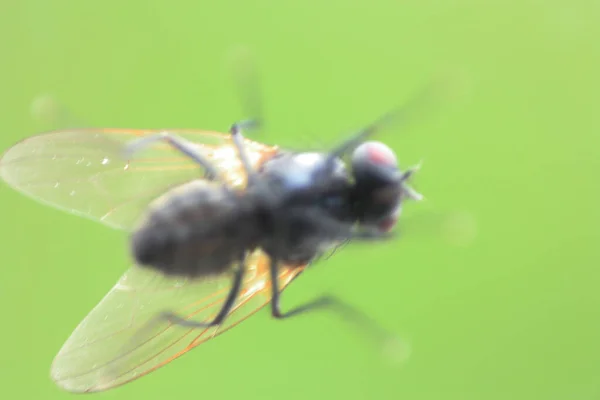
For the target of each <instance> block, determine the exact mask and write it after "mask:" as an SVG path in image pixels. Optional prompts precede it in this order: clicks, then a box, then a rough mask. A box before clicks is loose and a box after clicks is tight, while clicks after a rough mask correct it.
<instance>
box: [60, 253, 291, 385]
mask: <svg viewBox="0 0 600 400" xmlns="http://www.w3.org/2000/svg"><path fill="white" fill-rule="evenodd" d="M268 262H269V259H268V257H267V256H266V255H264V254H263V253H262V252H260V251H257V252H255V253H254V254H253V255H252V256H251V257H250V258H249V260H247V271H248V272H247V274H246V277H245V281H244V285H243V290H242V293H241V295H240V297H239V298H238V300H237V302H236V304H235V306H234V309H233V311H232V312H231V314H230V315H229V317H228V318H227V319H226V320H225V322H224V323H223V325H221V326H219V327H211V328H207V329H192V328H185V327H181V326H178V325H172V324H170V323H169V322H166V321H159V320H157V319H155V317H156V315H157V314H158V313H160V312H163V311H169V310H172V311H174V312H176V313H177V314H178V315H180V316H182V317H185V318H186V319H192V320H194V321H207V320H210V319H211V318H213V317H214V316H215V315H216V313H217V312H218V311H219V309H220V307H221V305H222V303H223V301H224V298H225V296H226V294H227V290H228V289H229V286H230V280H229V277H227V276H223V277H221V278H218V279H215V280H212V281H206V280H200V281H190V280H181V279H179V280H178V279H173V278H166V277H164V276H162V275H159V274H156V273H154V272H152V271H149V270H146V269H142V268H140V267H136V266H134V267H132V268H131V269H129V271H127V272H126V273H125V274H124V275H123V276H122V277H121V279H120V280H119V281H118V282H117V284H116V285H115V286H114V287H113V288H112V290H111V291H110V292H109V293H108V294H107V295H106V296H105V297H104V299H103V300H102V301H101V302H100V303H99V304H98V305H97V306H96V307H95V308H94V309H93V310H92V311H91V312H90V313H89V314H88V316H87V317H86V318H85V319H84V320H83V321H82V322H81V323H80V324H79V326H78V327H77V328H76V329H75V331H74V332H73V333H72V335H71V337H70V338H69V339H68V340H67V342H66V343H65V344H64V346H63V347H62V349H61V350H60V352H59V353H58V355H57V356H56V358H55V360H54V363H53V365H52V370H51V375H52V378H53V379H54V381H55V382H56V383H57V384H58V385H59V386H61V387H62V388H64V389H66V390H68V391H71V392H96V391H102V390H107V389H110V388H113V387H115V386H119V385H122V384H124V383H127V382H130V381H132V380H134V379H137V378H139V377H141V376H143V375H145V374H147V373H149V372H151V371H154V370H156V369H157V368H160V367H161V366H163V365H165V364H167V363H169V362H171V361H172V360H174V359H175V358H177V357H179V356H181V355H182V354H184V353H186V352H187V351H189V350H191V349H192V348H194V347H196V346H197V345H199V344H200V343H202V342H204V341H206V340H209V339H211V338H213V337H215V336H216V335H218V334H220V333H222V332H224V331H225V330H227V329H229V328H231V327H233V326H235V325H236V324H238V323H239V322H241V321H242V320H244V319H245V318H247V317H249V316H250V315H252V314H253V313H255V312H256V311H258V310H259V309H260V308H261V307H263V306H264V305H265V304H267V303H268V302H269V300H270V298H271V287H270V284H269V281H268V276H269V273H268ZM301 271H302V269H286V268H282V270H281V273H280V275H279V280H280V287H281V290H283V289H284V288H285V287H286V286H287V285H288V284H289V283H290V282H291V281H292V279H294V278H295V277H296V276H297V275H298V274H299V273H300V272H301ZM151 321H153V322H154V324H152V323H150V322H151Z"/></svg>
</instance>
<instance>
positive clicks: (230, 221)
mask: <svg viewBox="0 0 600 400" xmlns="http://www.w3.org/2000/svg"><path fill="white" fill-rule="evenodd" d="M241 197H242V196H240V195H239V194H236V193H234V192H232V191H230V190H228V189H227V188H225V187H224V186H221V185H217V184H211V183H208V182H206V181H194V182H190V183H188V184H186V185H183V186H181V187H179V188H177V189H175V190H173V191H171V192H168V193H166V194H165V195H163V196H162V197H161V198H159V199H157V200H156V201H155V202H154V203H153V204H152V205H151V207H150V209H149V211H148V213H147V215H146V217H145V219H144V220H143V221H142V222H141V224H140V225H139V227H138V229H137V230H136V231H134V233H133V234H132V237H131V251H132V255H133V257H134V259H135V261H136V262H137V263H138V264H139V265H142V266H146V267H150V268H154V269H157V270H159V271H160V272H162V273H164V274H166V275H178V276H186V277H203V276H209V275H218V274H221V273H223V272H225V271H226V270H227V269H228V268H229V267H230V266H231V265H232V263H234V262H235V261H238V260H239V259H240V258H241V256H242V254H244V251H245V250H247V249H248V248H249V247H251V246H252V243H253V242H255V241H256V239H255V228H254V224H252V223H251V222H250V221H248V220H251V219H252V213H251V210H250V207H249V205H248V204H247V203H246V202H244V201H243V199H242V198H241Z"/></svg>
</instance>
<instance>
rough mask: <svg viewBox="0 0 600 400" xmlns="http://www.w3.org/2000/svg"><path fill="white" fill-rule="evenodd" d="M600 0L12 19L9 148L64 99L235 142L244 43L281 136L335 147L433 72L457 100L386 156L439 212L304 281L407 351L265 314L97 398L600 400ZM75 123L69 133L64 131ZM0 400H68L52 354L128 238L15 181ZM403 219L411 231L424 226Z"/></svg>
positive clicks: (78, 5)
mask: <svg viewBox="0 0 600 400" xmlns="http://www.w3.org/2000/svg"><path fill="white" fill-rule="evenodd" d="M599 21H600V3H599V2H597V1H567V0H562V1H559V0H548V1H542V0H496V1H492V0H490V1H483V0H482V1H469V0H456V1H453V0H444V1H442V0H437V1H436V0H419V1H401V0H394V1H391V0H373V1H366V0H345V1H342V0H330V1H316V0H304V1H295V0H294V1H286V0H282V1H275V0H263V1H230V0H223V1H210V2H208V1H179V2H178V1H165V0H147V1H140V0H129V1H114V0H106V1H102V2H92V1H75V0H54V1H48V0H18V1H7V0H5V1H3V2H2V5H1V6H0V52H1V53H0V54H1V57H2V61H1V62H0V132H1V134H0V145H1V147H2V148H7V147H8V146H10V145H12V144H13V143H14V142H16V141H17V140H19V139H21V138H24V137H26V136H29V135H31V134H34V133H36V132H38V131H40V130H42V129H44V128H45V126H44V124H40V123H39V121H37V122H36V120H35V119H33V118H32V116H31V113H30V109H31V107H32V102H33V101H34V99H36V98H38V96H40V95H50V96H53V98H55V99H57V101H59V102H60V103H61V104H64V105H65V106H66V107H67V108H69V110H70V111H71V112H72V113H73V114H74V115H76V116H77V117H78V118H80V119H81V120H83V121H85V123H86V124H88V125H93V126H113V127H128V128H161V127H188V128H204V129H215V130H222V131H223V130H226V129H227V127H228V126H229V125H230V124H231V123H232V122H233V121H234V120H236V119H238V118H240V117H244V116H245V115H243V113H242V110H241V109H240V107H239V102H238V98H237V97H236V94H235V90H234V86H233V85H232V80H231V77H230V75H229V73H228V72H227V68H225V67H226V64H227V62H226V60H227V56H228V54H229V52H230V51H231V50H232V49H233V48H235V47H236V46H239V45H247V46H249V47H250V48H251V49H252V50H253V51H254V52H255V56H256V58H257V60H258V62H259V65H260V70H261V72H262V76H263V82H262V85H263V88H264V96H265V110H266V111H265V112H266V117H267V119H268V123H269V125H268V130H267V131H265V132H264V133H261V134H260V136H257V137H256V138H257V139H258V140H261V141H265V142H268V143H277V144H283V145H291V146H299V145H300V146H302V145H306V144H310V145H320V144H331V143H334V141H335V140H337V139H339V138H340V137H341V135H342V134H343V133H344V132H348V131H349V130H351V129H354V128H357V127H360V126H362V125H363V124H365V123H367V122H369V121H371V120H372V119H373V118H375V117H376V116H378V115H379V114H380V113H381V112H383V111H385V110H387V109H389V107H390V106H393V105H395V104H398V103H399V102H402V101H403V100H406V99H407V98H409V96H410V93H412V92H413V91H414V90H415V89H416V88H418V87H419V86H420V85H421V84H423V83H425V82H427V81H428V80H429V78H430V77H431V76H436V75H438V74H439V73H442V74H447V73H449V74H450V75H452V76H454V77H455V78H457V79H455V82H458V84H457V85H456V86H455V89H456V94H458V95H457V96H454V97H453V100H452V101H450V102H447V103H446V104H445V105H444V106H443V107H441V110H440V111H439V112H436V113H435V114H432V116H431V118H429V117H427V118H425V119H424V120H422V121H420V122H419V123H417V124H415V125H413V126H411V128H410V129H406V130H404V131H390V132H386V133H385V135H382V136H381V137H380V139H381V140H384V141H386V142H387V143H389V144H390V145H391V146H392V147H393V148H394V149H395V150H396V152H397V153H398V156H399V159H400V162H401V163H402V165H404V166H406V165H409V164H413V163H416V162H418V161H419V160H420V159H423V160H424V166H423V169H422V171H421V172H420V173H419V174H418V175H417V177H416V179H415V185H416V187H417V188H418V189H419V190H420V191H422V192H423V193H424V194H425V196H426V197H427V199H428V201H427V202H423V203H412V204H407V206H406V217H407V218H406V225H405V226H404V229H403V237H402V239H400V240H398V241H395V242H390V243H385V244H378V245H374V244H373V245H356V246H352V247H349V248H346V249H345V250H344V251H342V252H340V253H338V254H337V255H336V256H334V257H333V258H331V259H330V260H329V261H327V262H321V263H319V264H318V265H316V266H315V269H313V270H312V271H310V273H306V274H305V275H303V277H302V278H301V279H299V280H298V281H296V282H295V283H294V285H292V286H291V287H290V288H289V290H287V291H286V293H285V296H284V300H283V301H284V304H285V305H286V306H288V307H289V306H291V305H294V304H297V303H299V302H301V301H303V300H305V299H308V298H311V297H312V296H315V295H318V294H320V293H322V292H325V291H332V292H333V293H335V294H337V295H339V296H341V297H344V298H346V299H348V300H349V301H351V302H352V303H353V304H355V305H357V306H358V307H360V308H362V309H363V310H365V311H367V312H369V313H371V314H372V315H373V316H374V317H375V318H376V319H377V320H379V321H380V322H381V323H382V324H384V325H385V326H386V327H388V328H390V329H392V330H394V331H395V332H397V333H398V334H400V335H402V337H403V338H405V339H406V340H407V343H410V349H411V352H410V357H409V358H408V360H407V362H405V363H403V364H401V365H396V364H391V363H389V362H388V361H389V360H388V359H387V358H386V357H381V353H380V352H376V351H374V350H373V348H372V347H370V346H368V343H367V342H366V341H365V340H363V338H362V337H360V335H357V334H356V332H354V331H353V330H352V329H351V328H350V327H349V326H348V325H346V324H344V323H343V322H340V321H339V320H338V319H336V318H333V317H331V315H329V314H326V313H317V314H314V315H310V316H305V317H299V318H297V319H292V320H289V321H286V322H284V323H283V322H277V321H273V320H272V319H271V318H270V317H269V313H268V312H267V311H262V312H260V313H259V314H257V315H256V316H254V317H253V318H251V319H249V320H248V321H246V322H244V323H243V324H242V325H241V326H239V327H237V328H236V329H234V330H232V331H230V332H228V333H227V334H225V335H223V336H221V337H219V338H218V339H216V340H214V341H211V342H208V343H206V344H205V345H202V346H201V347H200V348H197V349H195V350H194V351H192V352H191V353H190V354H189V355H186V356H184V357H182V358H180V359H178V360H177V361H175V362H174V363H172V364H170V365H169V366H167V367H165V368H162V369H160V370H159V371H157V372H154V373H153V374H151V375H150V376H148V377H145V378H143V379H141V380H138V381H136V382H135V383H132V384H129V385H127V386H124V387H122V388H119V389H117V390H114V391H110V392H107V393H103V394H98V395H93V396H96V397H97V398H105V399H145V400H151V399H166V398H169V397H171V396H172V397H173V398H194V399H202V398H211V399H230V398H244V399H279V398H284V399H290V400H291V399H312V398H316V399H338V398H339V399H346V400H353V399H411V400H417V399H469V400H470V399H482V400H483V399H485V400H492V399H527V400H533V399H544V400H550V399H565V400H567V399H569V400H571V399H572V400H584V399H599V398H600V381H599V380H598V379H599V376H600V342H599V339H598V338H599V336H600V335H599V334H600V323H599V319H600V315H599V313H598V308H599V305H600V291H599V290H598V286H599V283H600V272H598V267H599V266H600V265H599V261H600V251H599V249H598V247H599V245H598V242H599V239H600V234H599V233H598V222H600V219H599V216H600V215H599V211H598V207H597V203H598V199H599V198H600V196H599V182H598V173H597V172H598V170H599V166H600V161H599V160H600V158H599V157H598V156H599V155H600V150H599V149H598V145H599V144H600V140H599V139H598V135H599V132H600V112H599V109H598V107H599V104H600V96H599V95H598V93H599V91H600V79H599V78H598V71H600V22H599ZM57 123H59V124H60V123H61V121H57ZM0 199H1V200H0V201H1V203H0V204H1V205H2V219H1V221H2V224H1V226H0V238H1V239H2V258H1V260H2V263H1V267H0V270H1V272H0V315H1V316H2V322H1V324H2V329H1V330H0V339H1V340H0V344H1V350H0V354H1V357H2V358H1V360H2V361H1V362H0V397H1V398H3V399H21V398H23V399H27V398H31V399H63V398H67V397H68V396H71V395H69V394H68V393H65V392H62V391H61V390H60V389H59V388H57V387H56V386H55V385H54V384H53V382H52V381H51V380H50V378H49V368H50V364H51V361H52V358H53V357H54V355H55V354H56V352H57V351H58V350H59V349H60V347H61V345H62V343H63V342H64V340H66V339H67V337H68V335H69V334H70V333H71V331H72V329H73V328H74V327H75V325H76V324H77V323H78V322H79V321H80V320H81V319H82V318H83V317H84V316H85V314H86V313H87V312H88V311H89V310H90V309H91V308H92V306H93V305H95V304H96V302H97V301H99V300H100V298H101V297H102V296H103V295H104V293H105V292H106V291H107V290H108V289H109V288H110V287H111V286H112V285H113V284H114V282H115V281H116V280H117V279H118V277H119V276H120V274H121V273H122V272H123V271H124V270H125V268H126V267H127V253H126V246H125V243H126V238H127V237H126V235H125V234H124V233H122V232H117V231H112V230H110V229H107V228H105V227H103V226H101V225H100V224H95V223H93V222H90V221H88V220H85V219H82V218H76V217H73V216H69V215H68V214H65V213H62V212H60V211H55V210H52V209H50V208H47V207H43V206H41V205H39V204H37V203H35V202H34V201H31V200H30V199H28V198H26V197H23V196H22V195H20V194H18V193H16V192H14V191H13V190H11V189H9V188H8V187H6V186H3V187H2V188H1V189H0ZM411 214H412V215H411Z"/></svg>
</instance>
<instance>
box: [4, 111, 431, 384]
mask: <svg viewBox="0 0 600 400" xmlns="http://www.w3.org/2000/svg"><path fill="white" fill-rule="evenodd" d="M407 110H408V108H407V106H405V107H402V108H400V109H399V110H396V111H394V112H392V113H388V114H386V115H385V116H384V117H383V118H381V119H380V120H378V121H376V122H375V123H373V124H371V125H369V126H367V127H366V128H364V129H362V130H360V131H359V132H357V133H355V134H353V135H351V136H350V137H349V138H348V139H347V140H344V141H343V142H342V143H341V144H339V145H338V146H336V147H334V148H333V149H331V150H330V151H320V152H308V151H306V152H298V151H287V150H283V149H280V148H279V147H277V146H269V145H266V144H262V143H259V142H256V141H253V140H249V139H247V138H244V137H243V131H244V130H246V129H248V128H254V127H256V125H257V124H258V123H257V122H254V121H247V122H241V123H236V124H234V125H233V126H232V128H231V129H230V131H229V133H227V134H223V133H218V132H209V131H200V130H181V129H173V130H164V131H158V130H131V129H93V128H87V129H69V130H62V131H53V132H49V133H44V134H40V135H37V136H33V137H30V138H27V139H25V140H23V141H21V142H19V143H17V144H15V145H14V146H13V147H11V148H10V149H9V150H8V151H6V153H5V154H4V155H3V157H2V159H1V160H0V174H1V176H2V178H3V179H4V180H5V181H6V182H7V183H8V184H9V185H10V186H12V187H13V188H15V189H16V190H18V191H20V192H22V193H24V194H26V195H28V196H30V197H33V198H34V199H37V200H38V201H40V202H43V203H46V204H48V205H51V206H53V207H56V208H59V209H63V210H65V211H67V212H70V213H72V214H77V215H80V216H84V217H87V218H90V219H93V220H95V221H98V222H101V223H102V224H104V225H107V226H109V227H112V228H115V229H120V230H124V231H127V232H129V234H130V250H131V258H132V260H133V262H132V265H133V266H131V267H130V268H129V270H127V271H126V272H125V274H124V275H123V276H122V277H121V278H120V279H119V281H118V282H117V283H116V285H115V286H114V287H113V288H112V289H111V290H110V291H109V292H108V294H107V295H106V296H105V297H104V298H103V299H102V300H101V301H100V303H99V304H98V305H97V306H96V307H95V308H94V309H92V311H91V312H90V313H89V314H88V315H87V316H86V317H85V319H84V320H83V321H82V322H81V323H80V324H79V325H78V326H77V328H76V329H75V330H74V332H73V333H72V334H71V336H70V337H69V338H68V340H67V341H66V343H65V344H64V345H63V347H62V348H61V350H60V351H59V353H58V354H57V356H56V358H55V359H54V362H53V364H52V367H51V376H52V379H53V380H54V381H55V382H56V383H57V384H58V385H59V386H60V387H62V388H64V389H65V390H68V391H71V392H97V391H103V390H107V389H110V388H113V387H116V386H119V385H122V384H125V383H127V382H130V381H132V380H134V379H137V378H139V377H141V376H143V375H145V374H147V373H149V372H151V371H154V370H156V369H158V368H160V367H161V366H163V365H165V364H167V363H169V362H171V361H172V360H174V359H175V358H177V357H179V356H180V355H182V354H184V353H186V352H188V351H189V350H191V349H192V348H194V347H196V346H198V345H199V344H200V343H203V342H205V341H206V340H209V339H211V338H213V337H215V336H217V335H219V334H220V333H222V332H224V331H226V330H227V329H229V328H231V327H233V326H235V325H237V324H238V323H239V322H241V321H242V320H244V319H246V318H247V317H249V316H250V315H252V314H253V313H255V312H256V311H258V310H259V309H260V308H262V307H263V306H265V305H266V304H268V303H270V304H271V314H272V316H273V317H275V318H279V319H281V318H286V317H289V316H291V315H297V314H299V313H301V312H305V311H308V310H311V309H315V308H319V307H321V308H323V307H333V308H335V307H337V308H338V309H342V310H346V311H348V310H350V308H349V307H347V306H344V303H343V302H341V301H340V300H337V299H336V298H334V297H329V296H328V297H323V298H320V299H317V300H315V301H313V302H310V303H307V304H305V305H302V306H300V307H297V308H294V309H291V310H288V311H284V310H283V309H282V308H280V302H279V300H280V293H281V291H283V290H284V289H285V288H286V287H287V286H288V285H289V284H290V282H291V281H292V280H294V279H295V278H296V277H298V276H299V275H300V274H301V273H302V272H303V271H304V270H305V268H306V266H307V265H309V264H310V263H311V262H313V261H314V260H315V259H316V258H318V257H319V256H320V255H322V254H323V253H324V252H325V251H327V250H330V249H332V248H335V247H336V246H337V245H339V244H340V243H343V242H346V241H348V240H361V239H373V238H381V237H384V236H385V235H386V233H387V232H389V231H390V230H391V228H392V227H393V226H394V225H395V223H396V221H397V220H398V217H399V215H400V211H401V205H402V202H403V200H404V199H407V198H409V199H415V200H418V199H420V198H421V196H420V194H418V193H417V192H416V191H414V190H413V189H412V188H411V187H409V185H408V181H409V178H410V177H411V176H412V175H413V173H414V172H415V171H416V169H415V168H408V169H406V170H401V169H400V168H399V166H398V163H397V160H396V156H395V154H394V152H393V151H392V150H391V149H390V148H389V147H388V146H387V145H385V144H383V143H381V142H376V141H372V140H370V139H369V138H370V136H371V135H372V134H373V133H375V132H376V131H377V130H379V129H380V128H382V127H384V126H386V125H388V123H389V122H390V121H397V120H403V118H404V117H406V114H407Z"/></svg>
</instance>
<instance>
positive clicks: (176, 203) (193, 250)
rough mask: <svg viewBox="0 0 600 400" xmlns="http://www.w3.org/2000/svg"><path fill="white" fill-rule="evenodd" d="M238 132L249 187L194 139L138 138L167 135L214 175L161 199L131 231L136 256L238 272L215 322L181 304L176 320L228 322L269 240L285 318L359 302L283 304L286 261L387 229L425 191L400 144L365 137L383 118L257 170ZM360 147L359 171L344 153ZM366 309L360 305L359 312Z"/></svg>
mask: <svg viewBox="0 0 600 400" xmlns="http://www.w3.org/2000/svg"><path fill="white" fill-rule="evenodd" d="M253 125H256V123H255V122H254V121H246V122H243V123H238V124H234V125H233V126H232V127H231V130H230V133H231V138H232V142H233V144H234V146H235V149H236V150H237V152H238V157H239V160H240V162H241V164H242V166H243V169H244V171H245V173H246V176H247V184H246V187H245V188H243V189H237V188H233V187H232V186H230V185H228V184H227V183H225V182H223V181H220V180H219V173H218V171H217V169H216V168H215V166H214V165H212V164H211V163H210V162H209V161H208V160H207V158H206V157H205V155H203V154H202V153H201V152H199V151H198V150H197V149H196V148H194V146H193V144H192V143H190V142H187V141H185V140H183V139H181V138H179V137H175V136H172V135H170V134H169V133H164V134H159V135H156V136H153V137H146V138H143V139H139V140H137V141H134V142H132V143H131V144H130V145H129V151H130V152H131V153H133V152H136V151H139V150H140V149H141V148H143V147H146V146H148V145H150V144H152V143H154V142H157V141H164V142H166V143H167V144H169V145H171V146H172V147H174V148H175V149H177V150H178V151H180V152H182V153H183V154H185V155H186V156H188V157H189V158H191V159H193V160H194V161H195V162H196V163H197V164H198V165H199V166H201V167H203V168H204V169H205V170H206V175H207V176H208V177H209V178H210V179H205V180H198V181H192V182H190V183H188V184H186V185H183V186H181V187H179V188H177V189H174V190H172V191H170V192H168V193H166V194H165V195H163V196H162V197H161V198H159V199H157V200H156V201H155V202H154V203H153V204H152V206H151V207H150V208H149V210H148V213H147V214H146V217H145V218H144V219H143V220H142V221H141V223H140V224H139V226H138V228H137V229H136V230H135V231H134V232H133V233H132V236H131V251H132V255H133V257H134V259H135V261H136V263H137V264H138V265H140V266H142V267H146V268H151V269H154V270H157V271H158V272H160V273H162V274H164V275H169V276H180V277H185V278H190V279H196V278H205V277H210V276H215V275H220V274H222V273H224V272H232V285H231V289H230V291H229V294H228V296H227V298H226V300H225V302H224V304H223V306H222V308H221V311H219V313H218V314H217V315H216V316H215V317H214V319H213V320H212V321H209V322H196V321H189V320H186V319H185V318H182V317H180V316H177V315H175V314H173V313H171V312H167V313H165V314H164V315H163V317H164V318H166V319H167V320H169V321H170V322H172V323H175V324H179V325H185V326H191V327H208V326H214V325H219V324H221V323H222V322H223V320H224V319H225V318H226V317H227V315H228V314H229V312H230V311H231V309H232V307H233V305H234V303H235V300H236V298H237V296H238V294H239V292H240V290H241V287H242V282H243V276H244V273H245V261H246V257H247V256H248V255H249V254H251V253H252V251H253V250H255V249H257V248H260V249H262V250H263V252H264V253H266V255H267V256H268V257H269V259H270V266H269V271H270V280H271V286H272V299H271V311H272V315H273V316H274V317H276V318H284V317H288V316H291V315H294V314H298V313H301V312H304V311H307V310H309V309H314V308H320V307H330V306H335V307H338V308H341V309H344V310H345V311H344V312H345V313H346V314H348V313H349V312H348V310H351V308H350V307H347V306H345V305H344V304H343V303H342V302H340V301H339V300H337V299H335V298H333V297H331V296H323V297H321V298H319V299H317V300H315V301H313V302H311V303H307V304H305V305H302V306H299V307H296V308H295V309H294V310H291V311H288V312H287V313H285V314H284V313H282V312H281V310H280V307H279V297H280V291H279V283H278V276H279V267H280V265H286V266H287V267H288V268H294V267H299V268H303V267H304V266H306V265H307V264H309V263H310V262H311V261H313V260H314V259H315V258H316V257H318V256H319V255H321V254H322V253H323V252H324V251H326V250H327V249H330V248H331V247H332V246H335V245H336V243H340V242H343V241H347V240H349V239H361V238H364V237H368V238H369V239H370V240H372V239H373V238H379V237H382V236H384V235H385V234H386V233H387V231H388V230H389V229H390V228H391V227H392V226H393V225H394V224H395V222H396V220H397V219H398V216H399V213H400V205H401V200H402V199H403V198H404V197H410V198H415V199H416V198H418V194H416V192H414V191H412V189H410V188H409V187H408V186H407V185H406V181H407V180H408V178H409V177H410V176H411V175H412V173H413V172H414V171H415V169H408V170H407V171H405V172H401V171H400V169H399V168H398V166H397V162H396V158H395V155H394V153H393V151H392V150H391V149H390V148H389V147H387V146H386V145H384V144H383V143H379V142H364V139H365V138H366V137H367V136H369V135H370V134H371V133H373V132H374V131H375V130H376V128H377V127H378V125H379V123H376V124H374V125H371V126H369V127H367V128H365V129H363V130H362V131H360V132H358V134H356V135H354V136H353V137H350V138H349V139H347V140H345V141H344V142H342V143H341V144H340V145H338V146H337V147H336V148H334V149H333V150H331V151H330V152H299V153H294V152H279V153H277V154H274V155H273V156H272V157H270V158H269V159H268V160H266V161H264V162H263V163H262V164H260V165H259V166H258V169H257V170H255V169H254V168H253V167H252V165H251V163H250V162H249V159H248V154H247V152H246V148H245V145H244V139H243V137H242V134H241V128H242V126H253ZM348 152H352V157H351V164H352V172H351V173H350V172H348V170H347V169H346V165H345V163H344V162H343V161H342V157H343V156H344V155H345V154H347V153H348ZM351 313H352V314H356V313H355V312H351Z"/></svg>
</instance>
